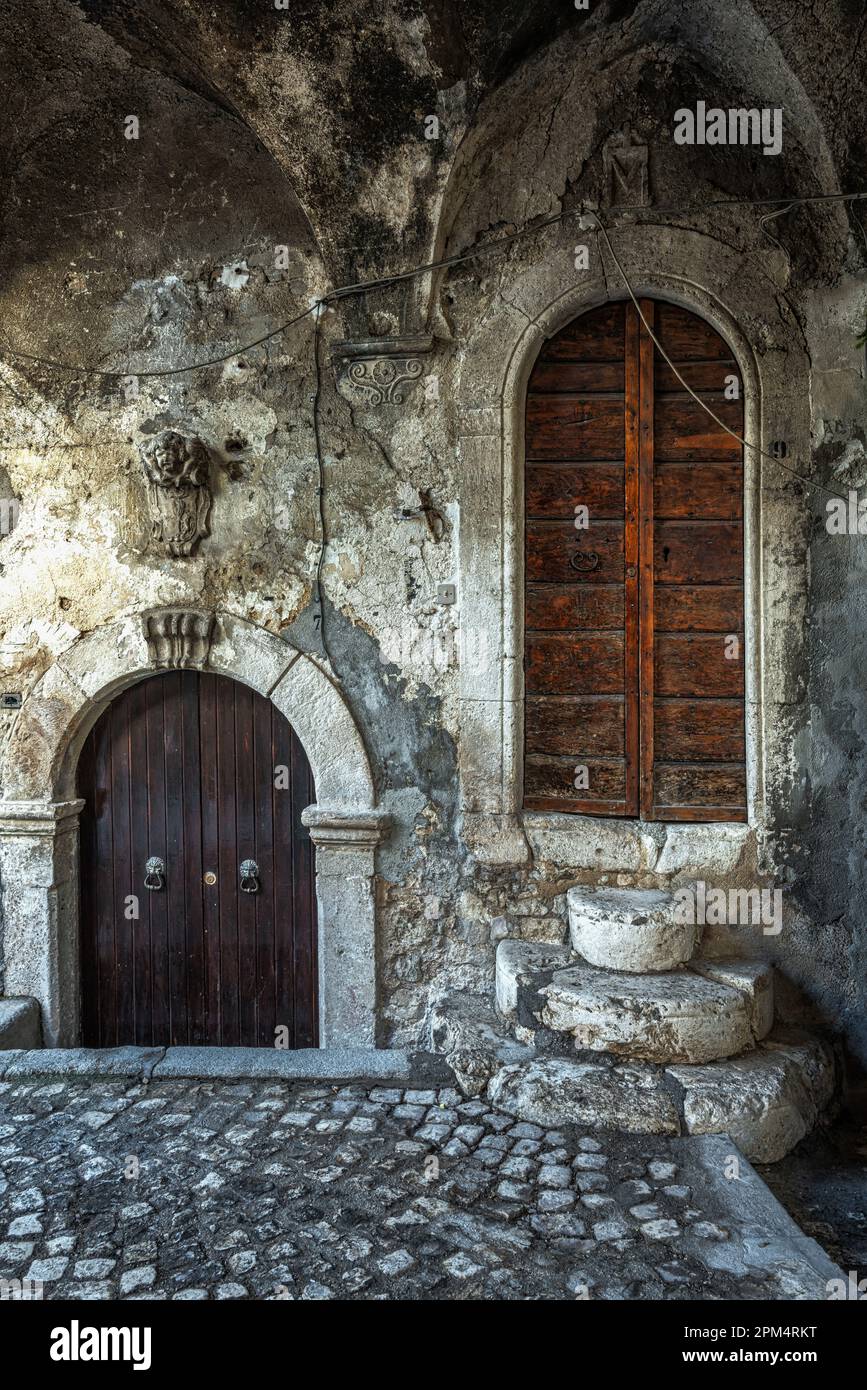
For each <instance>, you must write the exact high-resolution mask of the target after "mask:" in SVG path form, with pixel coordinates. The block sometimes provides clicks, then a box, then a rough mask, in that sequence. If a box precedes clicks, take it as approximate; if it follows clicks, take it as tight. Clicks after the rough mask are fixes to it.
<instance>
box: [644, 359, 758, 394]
mask: <svg viewBox="0 0 867 1390" xmlns="http://www.w3.org/2000/svg"><path fill="white" fill-rule="evenodd" d="M674 365H675V367H676V368H677V373H678V374H677V375H676V374H675V373H674V371H673V370H672V369H671V367H669V365H668V363H667V362H666V361H665V360H664V358H662V357H660V356H659V353H657V354H656V378H655V379H656V394H657V396H661V395H664V394H666V393H668V392H670V391H673V392H682V391H683V390H684V386H683V382H686V384H687V386H690V387H692V389H693V391H695V392H697V394H698V395H700V396H703V395H704V394H705V393H706V392H708V391H714V392H721V391H724V390H725V389H726V387H727V386H728V385H729V378H730V377H733V376H734V377H737V379H738V383H739V385H738V390H739V392H740V394H741V396H742V395H743V384H742V382H741V374H740V368H739V367H738V364H737V362H736V361H735V359H734V358H733V357H729V358H721V359H720V360H719V361H717V362H675V363H674Z"/></svg>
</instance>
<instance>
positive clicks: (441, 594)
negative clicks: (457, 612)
mask: <svg viewBox="0 0 867 1390" xmlns="http://www.w3.org/2000/svg"><path fill="white" fill-rule="evenodd" d="M457 601H458V586H457V585H456V584H438V585H437V603H457Z"/></svg>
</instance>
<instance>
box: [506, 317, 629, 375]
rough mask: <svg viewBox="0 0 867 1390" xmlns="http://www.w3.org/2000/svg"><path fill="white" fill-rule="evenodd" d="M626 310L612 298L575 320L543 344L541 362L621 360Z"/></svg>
mask: <svg viewBox="0 0 867 1390" xmlns="http://www.w3.org/2000/svg"><path fill="white" fill-rule="evenodd" d="M625 309H626V304H625V302H624V301H623V300H613V301H611V302H610V303H608V304H600V305H599V307H598V308H596V309H590V310H589V311H588V312H587V313H586V314H582V315H581V316H580V317H579V318H577V319H572V320H571V322H570V323H567V324H566V325H565V327H564V328H561V329H560V331H559V333H556V334H555V335H554V336H553V337H552V338H549V339H548V341H547V342H546V343H545V344H544V346H543V347H542V351H541V352H540V353H539V361H540V362H551V361H555V362H593V363H597V362H622V361H623V333H624V313H625ZM530 383H531V386H532V377H531V378H530Z"/></svg>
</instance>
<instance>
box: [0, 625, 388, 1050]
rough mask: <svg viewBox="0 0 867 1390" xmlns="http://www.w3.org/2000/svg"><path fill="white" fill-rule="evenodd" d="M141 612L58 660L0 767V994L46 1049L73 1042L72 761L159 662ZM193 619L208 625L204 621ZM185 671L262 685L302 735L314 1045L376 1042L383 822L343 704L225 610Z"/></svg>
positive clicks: (310, 668) (321, 674) (317, 673)
mask: <svg viewBox="0 0 867 1390" xmlns="http://www.w3.org/2000/svg"><path fill="white" fill-rule="evenodd" d="M160 611H168V610H148V613H149V614H151V615H153V614H156V615H157V616H158V615H159V613H160ZM192 611H195V610H192ZM144 616H145V615H144V614H142V613H138V614H130V615H128V616H126V617H124V618H121V619H119V620H117V621H115V622H111V623H108V624H106V625H105V626H103V627H100V628H97V629H96V630H94V631H93V632H89V633H86V634H84V635H83V636H81V637H79V638H78V639H77V640H76V641H75V642H74V643H73V644H72V645H71V646H70V647H68V648H67V649H66V650H65V651H64V652H63V653H62V654H61V655H60V656H59V657H58V658H57V660H56V661H55V662H54V664H53V665H52V666H50V667H49V668H48V670H47V671H46V672H45V674H44V675H43V676H42V678H41V679H40V680H39V681H38V682H37V684H36V685H35V686H34V688H33V690H32V691H31V692H30V693H29V694H28V696H27V698H26V699H25V701H24V703H23V706H22V709H21V713H20V714H19V715H18V718H17V719H16V721H15V724H14V725H13V727H12V730H11V733H10V735H9V739H8V741H7V744H6V748H5V750H4V753H3V757H2V762H0V785H2V788H3V800H2V801H0V892H2V909H3V922H4V935H3V948H4V967H5V970H4V976H5V981H4V988H5V993H6V995H7V996H10V997H19V996H32V997H35V998H36V999H37V1000H38V1001H39V1004H40V1006H41V1011H42V1030H43V1039H44V1042H45V1044H46V1045H47V1046H49V1047H68V1046H75V1045H77V1043H78V1039H79V993H80V963H79V887H78V885H79V852H78V850H79V836H78V821H79V815H80V812H81V809H82V807H83V806H84V802H83V801H82V800H81V799H80V798H78V797H77V795H76V771H77V766H78V756H79V753H80V751H81V748H82V746H83V744H84V741H85V739H86V737H87V735H88V733H89V732H90V730H91V729H92V728H93V725H94V724H95V723H96V720H97V719H98V718H99V716H100V714H102V712H103V710H105V709H106V708H107V707H108V705H109V704H110V702H111V700H112V699H113V698H114V696H115V695H117V694H118V693H119V692H120V691H121V690H124V689H126V688H127V687H128V686H130V685H134V684H135V683H136V682H138V681H140V680H143V679H145V678H147V677H148V676H151V675H155V674H158V673H159V672H160V671H163V670H165V669H166V667H165V665H160V664H155V661H154V657H153V651H152V648H150V647H149V645H148V643H147V640H146V637H145V631H144V627H143V618H144ZM199 616H201V618H202V619H203V622H204V623H205V625H206V626H207V623H208V621H209V619H210V618H211V616H212V615H209V614H204V613H203V614H200V615H199ZM185 669H194V670H207V671H212V672H215V673H216V674H219V675H225V676H230V677H231V678H232V679H234V680H237V681H240V682H241V683H242V684H244V685H247V686H249V687H251V689H253V690H256V691H258V693H259V694H260V695H264V696H265V697H266V698H268V699H270V700H271V701H272V702H273V704H274V705H275V706H276V708H277V709H279V710H280V711H281V713H282V714H283V715H285V717H286V718H287V719H288V720H289V723H290V724H291V725H292V727H293V729H294V730H295V732H296V734H297V735H298V737H299V739H300V741H301V744H302V746H303V748H304V751H305V753H306V754H307V758H308V760H309V762H310V766H311V769H312V771H313V778H314V784H315V787H316V804H315V805H314V806H310V807H307V809H306V810H305V811H304V813H303V817H302V819H303V821H304V824H305V825H307V826H308V827H309V829H310V836H311V839H312V840H313V843H314V846H315V860H316V897H317V907H318V918H319V927H318V931H319V1038H320V1043H319V1045H320V1047H323V1048H327V1047H330V1048H338V1047H340V1048H346V1047H360V1048H370V1047H374V1046H375V1045H376V1032H377V1008H376V1003H377V999H376V990H377V981H376V964H375V962H376V949H375V926H376V924H375V892H374V870H375V850H376V846H377V845H378V844H379V843H380V842H381V840H382V839H383V838H384V836H385V834H386V832H387V828H388V817H387V815H386V813H385V812H384V811H383V810H382V809H380V808H379V807H378V805H377V802H376V794H375V791H374V784H373V777H372V774H371V769H370V763H369V760H368V756H367V751H366V749H365V747H364V743H363V740H362V738H361V734H360V732H359V730H358V727H357V725H356V723H355V720H354V718H353V716H352V714H351V712H350V710H349V707H348V705H347V703H346V701H345V698H344V696H343V694H342V692H341V691H340V690H339V688H338V686H337V685H336V684H335V682H334V681H333V680H332V679H331V678H330V677H329V676H328V675H327V674H326V672H325V671H324V670H323V669H322V667H321V666H320V665H319V664H318V663H317V662H316V661H314V660H312V659H311V658H310V657H308V656H306V655H304V654H303V653H301V652H299V651H298V650H296V649H295V648H294V647H291V646H290V645H289V644H288V643H287V642H285V641H283V640H282V639H281V638H280V637H278V636H276V635H275V634H274V633H272V632H269V631H267V630H266V629H264V628H261V627H258V626H256V625H255V624H253V623H250V622H247V621H246V620H244V619H241V618H237V617H234V616H233V615H231V614H228V613H220V612H218V613H217V614H216V615H215V621H214V624H213V638H212V640H211V643H210V651H208V649H207V645H206V646H204V647H203V648H202V649H201V650H193V651H192V652H191V653H188V659H187V661H186V662H185Z"/></svg>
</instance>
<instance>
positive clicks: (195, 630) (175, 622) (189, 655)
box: [142, 608, 215, 670]
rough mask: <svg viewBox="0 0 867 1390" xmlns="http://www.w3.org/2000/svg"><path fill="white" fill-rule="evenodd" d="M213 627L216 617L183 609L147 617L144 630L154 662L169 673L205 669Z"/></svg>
mask: <svg viewBox="0 0 867 1390" xmlns="http://www.w3.org/2000/svg"><path fill="white" fill-rule="evenodd" d="M214 623H215V619H214V614H213V613H194V612H189V611H188V610H187V609H184V608H164V609H162V610H161V611H160V612H158V613H145V615H144V617H143V619H142V626H143V628H144V635H145V641H146V642H147V644H148V655H149V657H150V659H151V662H152V663H153V665H154V666H158V667H163V668H164V669H167V670H177V669H180V670H185V669H187V668H188V667H196V668H199V667H202V666H206V665H207V663H208V657H209V655H210V651H211V641H212V639H213V636H214Z"/></svg>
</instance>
